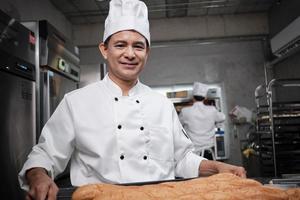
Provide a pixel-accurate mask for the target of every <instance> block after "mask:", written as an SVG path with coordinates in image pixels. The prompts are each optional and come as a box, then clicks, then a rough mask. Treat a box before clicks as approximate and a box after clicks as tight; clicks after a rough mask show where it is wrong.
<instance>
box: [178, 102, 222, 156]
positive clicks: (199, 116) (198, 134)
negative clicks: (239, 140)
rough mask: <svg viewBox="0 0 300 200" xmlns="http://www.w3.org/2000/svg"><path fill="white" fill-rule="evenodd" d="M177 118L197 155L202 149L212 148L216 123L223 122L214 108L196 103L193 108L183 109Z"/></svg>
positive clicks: (220, 113)
mask: <svg viewBox="0 0 300 200" xmlns="http://www.w3.org/2000/svg"><path fill="white" fill-rule="evenodd" d="M179 118H180V121H181V123H182V125H183V127H184V129H185V130H186V132H187V134H188V135H189V137H190V138H191V140H192V142H193V143H194V146H195V152H196V154H199V153H200V152H201V150H202V149H203V148H208V147H213V146H214V135H215V128H216V123H221V122H224V120H225V115H224V114H223V113H222V112H219V111H218V110H217V109H216V108H215V107H214V106H207V105H204V104H203V102H202V101H196V102H195V103H194V104H193V106H190V107H186V108H183V109H182V110H181V112H180V114H179Z"/></svg>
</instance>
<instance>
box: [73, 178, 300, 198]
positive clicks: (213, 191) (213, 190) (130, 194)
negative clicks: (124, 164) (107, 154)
mask: <svg viewBox="0 0 300 200" xmlns="http://www.w3.org/2000/svg"><path fill="white" fill-rule="evenodd" d="M199 199H204V200H210V199H211V200H247V199H249V200H296V199H297V200H299V199H300V188H295V189H289V190H283V189H279V188H274V187H269V186H263V185H262V184H261V183H259V182H257V181H255V180H252V179H243V178H240V177H238V176H235V175H233V174H228V173H223V174H216V175H213V176H210V177H207V178H197V179H192V180H188V181H179V182H165V183H161V184H154V185H144V186H119V185H110V184H91V185H86V186H82V187H79V188H78V189H77V190H76V191H75V192H74V193H73V196H72V200H199Z"/></svg>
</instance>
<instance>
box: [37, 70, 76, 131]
mask: <svg viewBox="0 0 300 200" xmlns="http://www.w3.org/2000/svg"><path fill="white" fill-rule="evenodd" d="M40 77H41V82H40V84H41V87H40V89H41V90H40V92H41V102H42V104H41V105H42V109H41V127H43V125H45V123H46V122H47V120H48V119H49V118H50V116H51V115H52V113H53V112H54V110H55V109H56V107H57V106H58V104H59V103H60V101H61V100H62V99H63V97H64V95H65V94H66V93H68V92H70V91H72V90H75V89H76V88H77V82H75V81H73V80H70V79H68V78H66V77H64V76H62V75H60V74H58V73H55V72H53V71H51V70H49V69H47V68H42V69H41V73H40Z"/></svg>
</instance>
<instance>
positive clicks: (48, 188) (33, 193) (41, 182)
mask: <svg viewBox="0 0 300 200" xmlns="http://www.w3.org/2000/svg"><path fill="white" fill-rule="evenodd" d="M26 178H27V182H28V184H29V191H28V193H27V195H26V198H25V199H26V200H45V199H47V200H55V199H56V195H57V192H58V187H57V186H56V184H55V183H54V181H53V180H52V179H51V178H50V177H49V176H48V174H47V172H46V170H45V169H43V168H39V167H37V168H32V169H29V170H28V171H27V172H26Z"/></svg>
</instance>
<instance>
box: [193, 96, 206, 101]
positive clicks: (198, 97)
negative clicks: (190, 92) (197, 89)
mask: <svg viewBox="0 0 300 200" xmlns="http://www.w3.org/2000/svg"><path fill="white" fill-rule="evenodd" d="M194 99H196V101H203V100H204V99H205V97H204V96H198V95H194Z"/></svg>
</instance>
